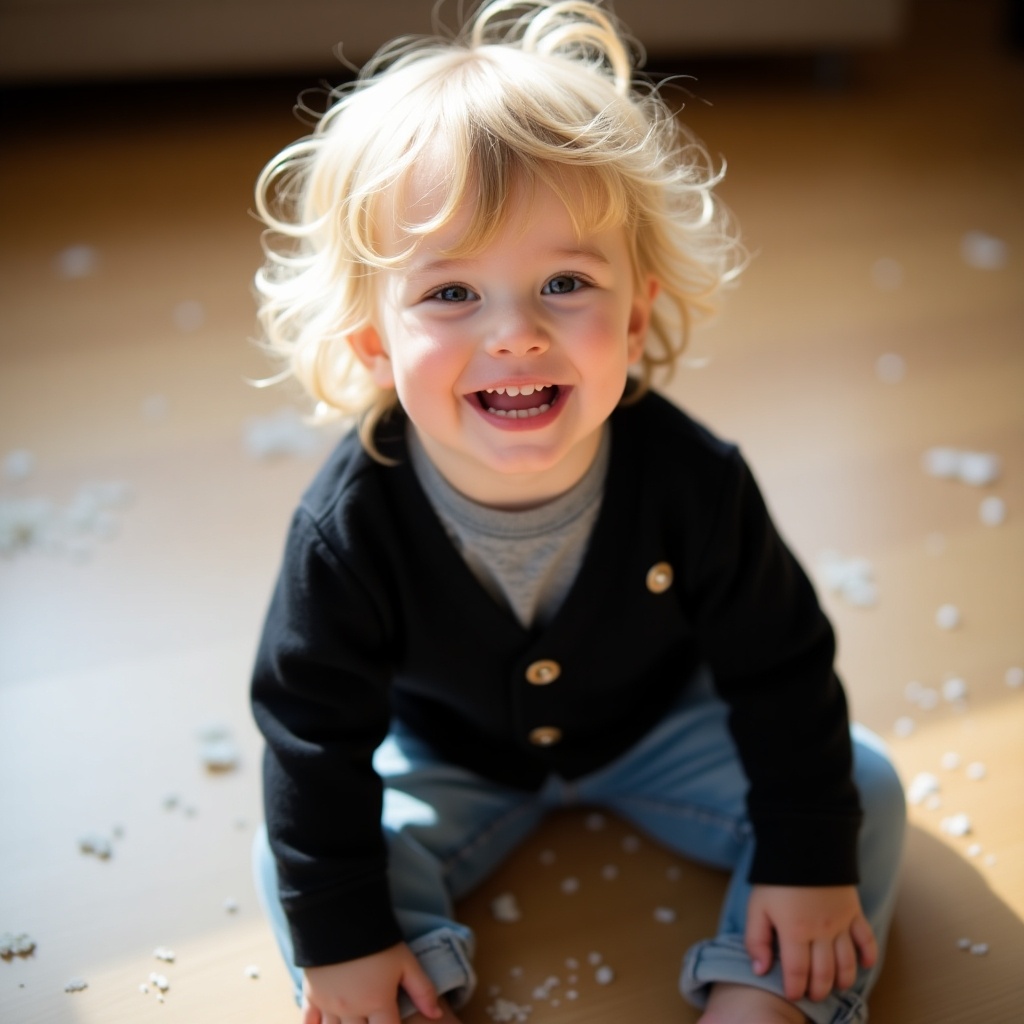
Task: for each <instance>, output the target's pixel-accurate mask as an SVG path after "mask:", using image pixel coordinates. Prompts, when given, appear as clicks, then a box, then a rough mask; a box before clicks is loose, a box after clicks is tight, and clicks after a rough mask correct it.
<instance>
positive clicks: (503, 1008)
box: [487, 999, 533, 1024]
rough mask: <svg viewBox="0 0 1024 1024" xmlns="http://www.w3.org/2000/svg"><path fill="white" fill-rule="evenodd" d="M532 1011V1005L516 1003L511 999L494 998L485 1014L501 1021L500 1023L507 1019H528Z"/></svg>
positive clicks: (503, 1023)
mask: <svg viewBox="0 0 1024 1024" xmlns="http://www.w3.org/2000/svg"><path fill="white" fill-rule="evenodd" d="M532 1011H533V1007H532V1006H529V1005H526V1006H520V1005H519V1004H518V1003H513V1002H512V1000H511V999H495V1001H494V1002H493V1003H491V1005H490V1006H488V1007H487V1014H488V1016H489V1017H490V1018H491V1020H494V1021H499V1022H502V1024H506V1022H509V1021H525V1020H528V1019H529V1016H530V1013H531V1012H532Z"/></svg>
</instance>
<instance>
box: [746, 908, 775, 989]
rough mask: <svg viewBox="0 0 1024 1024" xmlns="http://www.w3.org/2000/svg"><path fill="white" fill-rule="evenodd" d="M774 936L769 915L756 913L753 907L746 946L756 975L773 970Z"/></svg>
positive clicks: (749, 919) (748, 922)
mask: <svg viewBox="0 0 1024 1024" xmlns="http://www.w3.org/2000/svg"><path fill="white" fill-rule="evenodd" d="M774 934H775V932H774V929H773V928H772V922H771V920H770V919H769V917H768V915H767V914H760V913H756V912H755V911H754V908H753V907H751V909H750V914H749V915H748V917H747V930H746V934H745V935H744V945H745V946H746V947H747V954H748V955H749V956H750V959H751V962H752V964H753V968H754V973H755V974H758V975H760V974H767V973H768V972H769V971H770V970H771V968H772V961H773V960H774V959H775V953H774V949H773V947H772V939H773V937H774Z"/></svg>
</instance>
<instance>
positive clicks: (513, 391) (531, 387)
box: [487, 384, 551, 398]
mask: <svg viewBox="0 0 1024 1024" xmlns="http://www.w3.org/2000/svg"><path fill="white" fill-rule="evenodd" d="M547 387H551V385H550V384H523V385H521V386H520V387H516V386H515V385H514V384H510V385H509V386H508V387H504V388H488V389H487V394H489V395H493V394H499V395H511V396H512V397H513V398H515V397H516V395H532V394H533V393H534V391H543V390H544V389H545V388H547Z"/></svg>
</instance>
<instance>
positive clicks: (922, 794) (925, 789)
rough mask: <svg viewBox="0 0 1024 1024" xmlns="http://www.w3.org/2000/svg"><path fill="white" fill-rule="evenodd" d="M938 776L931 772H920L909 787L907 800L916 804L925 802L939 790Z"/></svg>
mask: <svg viewBox="0 0 1024 1024" xmlns="http://www.w3.org/2000/svg"><path fill="white" fill-rule="evenodd" d="M939 789H940V784H939V780H938V778H937V777H936V776H935V775H933V774H932V773H931V772H918V774H917V775H915V776H914V779H913V781H912V782H911V783H910V785H909V786H908V787H907V802H908V803H910V804H912V805H914V806H915V807H916V806H919V805H920V804H923V803H924V802H925V801H926V800H927V799H928V797H930V796H933V795H935V794H936V793H938V792H939Z"/></svg>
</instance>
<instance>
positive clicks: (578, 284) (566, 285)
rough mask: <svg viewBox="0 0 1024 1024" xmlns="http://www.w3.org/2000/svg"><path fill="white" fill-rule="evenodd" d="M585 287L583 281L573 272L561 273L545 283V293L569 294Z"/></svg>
mask: <svg viewBox="0 0 1024 1024" xmlns="http://www.w3.org/2000/svg"><path fill="white" fill-rule="evenodd" d="M582 287H583V282H582V281H581V280H580V279H579V278H578V277H574V276H573V275H572V274H559V275H558V276H557V277H553V278H551V280H550V281H548V283H547V284H546V285H544V294H545V295H568V294H569V293H570V292H574V291H577V290H578V289H580V288H582Z"/></svg>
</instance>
